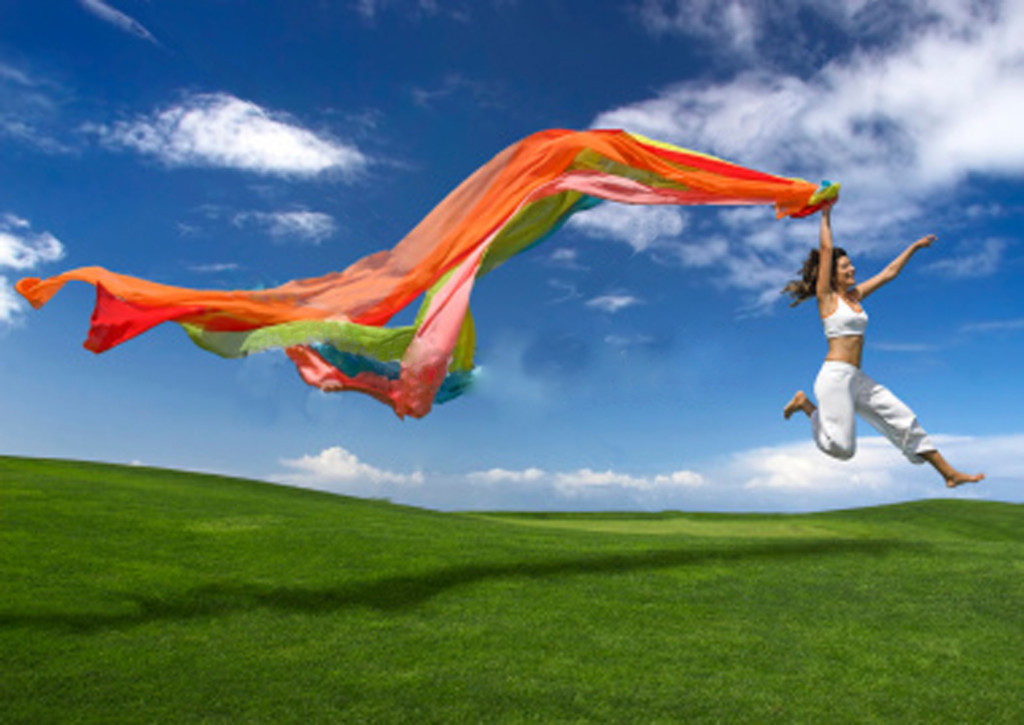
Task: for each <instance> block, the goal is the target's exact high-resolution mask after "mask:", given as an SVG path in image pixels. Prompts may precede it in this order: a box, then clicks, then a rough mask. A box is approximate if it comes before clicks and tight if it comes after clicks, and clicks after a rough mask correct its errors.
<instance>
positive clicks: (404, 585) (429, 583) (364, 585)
mask: <svg viewBox="0 0 1024 725" xmlns="http://www.w3.org/2000/svg"><path fill="white" fill-rule="evenodd" d="M908 546H911V545H910V544H908V543H906V542H900V541H894V540H892V541H891V540H844V541H836V540H821V541H814V540H807V541H800V542H775V543H772V544H759V545H757V546H749V547H736V548H731V549H728V550H708V551H692V550H685V549H662V550H653V551H644V552H629V553H622V554H603V555H591V556H580V557H576V558H555V559H550V560H546V561H532V560H531V561H518V562H517V561H511V562H504V563H491V564H483V563H482V564H467V565H459V566H451V567H446V568H441V569H435V570H433V571H425V572H421V573H415V574H406V575H397V576H390V577H383V578H380V579H370V580H362V581H354V582H350V583H345V584H341V585H338V586H336V587H308V588H307V587H289V586H274V585H270V584H256V583H244V582H218V583H213V584H204V585H202V586H199V587H194V588H191V589H186V590H184V591H182V592H180V593H178V594H167V595H163V596H153V597H150V596H144V595H141V594H129V595H127V596H126V597H125V598H126V599H127V600H128V601H131V602H132V603H134V604H135V611H134V612H129V613H121V614H112V613H111V614H103V613H92V614H90V613H86V612H82V613H75V612H68V613H52V614H47V613H43V612H33V613H0V628H4V629H13V628H18V627H29V628H42V629H64V630H71V631H76V632H89V631H94V630H102V629H119V628H124V627H132V626H138V625H142V624H147V623H150V622H157V621H185V620H190V619H200V618H209V617H220V616H227V615H231V614H235V613H239V612H247V611H252V610H256V609H271V610H277V611H284V612H298V613H312V614H320V613H331V612H336V611H339V610H342V609H347V608H352V607H369V608H373V609H377V610H380V611H398V610H403V609H408V608H411V607H415V606H417V605H419V604H422V603H423V602H425V601H428V600H430V599H432V598H433V597H436V596H437V595H439V594H442V593H444V592H447V591H449V590H452V589H456V588H458V587H462V586H467V585H472V584H476V583H479V582H486V581H489V580H496V579H550V578H558V577H571V576H588V575H595V574H596V575H604V574H612V575H614V574H621V573H627V572H635V571H643V570H654V569H669V568H675V567H697V566H701V565H704V564H715V563H728V562H732V561H756V560H758V559H763V560H780V559H798V558H808V557H828V556H836V555H845V554H867V555H876V556H878V555H883V554H886V553H889V552H891V551H893V550H895V549H905V548H907V547H908Z"/></svg>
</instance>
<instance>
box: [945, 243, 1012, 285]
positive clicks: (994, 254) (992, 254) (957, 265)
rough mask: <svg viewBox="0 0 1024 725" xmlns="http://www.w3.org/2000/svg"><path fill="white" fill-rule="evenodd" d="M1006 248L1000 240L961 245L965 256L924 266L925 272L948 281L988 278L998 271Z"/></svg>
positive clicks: (949, 258)
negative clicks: (947, 278) (932, 273)
mask: <svg viewBox="0 0 1024 725" xmlns="http://www.w3.org/2000/svg"><path fill="white" fill-rule="evenodd" d="M1006 246H1007V245H1006V242H1005V241H1004V240H1002V239H986V240H985V241H984V242H976V243H967V244H963V245H961V247H962V249H963V250H967V253H966V254H964V255H962V256H959V257H946V258H944V259H940V260H938V261H936V262H932V263H931V264H928V265H926V266H925V270H926V271H929V272H935V273H937V274H940V275H942V276H943V277H949V278H950V279H976V278H978V277H989V276H991V275H993V274H995V273H996V272H997V271H999V267H1000V263H1001V262H1002V260H1003V252H1004V251H1005V250H1006Z"/></svg>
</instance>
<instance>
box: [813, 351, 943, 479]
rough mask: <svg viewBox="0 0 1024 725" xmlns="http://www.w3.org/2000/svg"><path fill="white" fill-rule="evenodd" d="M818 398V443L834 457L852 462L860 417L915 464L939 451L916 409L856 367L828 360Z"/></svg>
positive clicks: (815, 424) (816, 390)
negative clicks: (919, 420)
mask: <svg viewBox="0 0 1024 725" xmlns="http://www.w3.org/2000/svg"><path fill="white" fill-rule="evenodd" d="M814 395H815V396H816V397H817V398H818V409H817V410H816V411H814V414H813V415H812V416H811V427H812V429H813V430H814V440H815V442H816V443H817V444H818V448H820V449H821V450H822V451H824V452H825V453H827V454H828V455H830V456H833V457H834V458H839V459H842V460H846V459H849V458H852V457H853V454H854V452H855V451H856V450H857V431H856V423H855V421H854V413H856V414H858V415H860V416H861V417H862V418H863V419H864V420H866V421H867V422H868V423H870V424H871V425H872V426H873V427H874V428H875V429H876V430H877V431H878V432H879V433H881V434H882V435H884V436H885V437H886V438H888V439H889V440H890V441H892V443H893V445H895V446H896V447H897V448H899V449H900V451H901V452H902V453H903V455H905V456H906V457H907V458H908V459H909V460H910V462H911V463H923V459H922V458H921V455H920V454H921V453H926V452H927V451H934V450H935V447H934V446H933V445H932V444H931V442H930V441H929V440H928V435H927V434H926V433H925V432H924V429H923V428H922V427H921V426H920V424H919V423H918V422H917V416H915V415H914V411H912V410H911V409H910V408H908V407H907V406H906V405H905V404H904V403H903V402H902V401H901V400H900V399H899V398H897V397H896V396H895V395H893V394H892V393H891V392H889V390H888V389H887V388H885V387H884V386H882V385H879V384H878V383H876V382H875V381H874V380H872V379H871V378H869V377H868V376H867V375H865V374H864V372H863V371H862V370H861V369H860V368H858V367H857V366H856V365H851V364H849V363H845V362H837V361H833V360H826V361H825V364H824V365H822V366H821V372H819V373H818V378H817V379H816V380H815V381H814Z"/></svg>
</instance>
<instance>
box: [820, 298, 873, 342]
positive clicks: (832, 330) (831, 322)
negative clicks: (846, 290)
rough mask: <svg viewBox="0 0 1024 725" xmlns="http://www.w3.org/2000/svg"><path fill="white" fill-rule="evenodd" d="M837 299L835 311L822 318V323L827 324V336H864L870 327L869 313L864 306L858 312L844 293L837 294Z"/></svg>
mask: <svg viewBox="0 0 1024 725" xmlns="http://www.w3.org/2000/svg"><path fill="white" fill-rule="evenodd" d="M836 299H837V302H836V309H835V312H833V313H832V314H831V315H829V316H828V317H823V318H822V319H821V324H822V325H824V326H825V337H827V338H829V339H831V338H833V337H848V336H851V335H856V336H863V335H864V330H866V329H867V327H868V313H867V312H865V311H864V309H863V307H862V308H861V311H860V312H857V310H855V309H853V307H851V306H850V303H849V302H847V301H846V300H845V299H843V297H842V295H836ZM840 303H842V304H840Z"/></svg>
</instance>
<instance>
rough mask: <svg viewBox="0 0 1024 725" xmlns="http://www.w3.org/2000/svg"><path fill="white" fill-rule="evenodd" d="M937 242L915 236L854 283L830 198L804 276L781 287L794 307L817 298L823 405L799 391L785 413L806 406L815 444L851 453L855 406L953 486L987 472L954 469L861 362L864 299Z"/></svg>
mask: <svg viewBox="0 0 1024 725" xmlns="http://www.w3.org/2000/svg"><path fill="white" fill-rule="evenodd" d="M934 241H935V236H934V235H929V236H927V237H922V238H921V239H918V240H917V241H916V242H914V243H913V244H911V245H910V246H909V247H907V248H906V249H905V250H904V251H903V253H902V254H900V255H899V256H898V257H896V259H894V260H893V261H892V262H890V263H889V265H888V266H887V267H886V268H885V269H884V270H882V272H881V273H879V274H877V275H875V276H874V277H872V278H871V279H869V280H867V281H866V282H861V283H860V284H857V283H856V282H855V281H854V271H855V270H854V266H853V263H852V262H850V258H849V257H848V256H847V254H846V251H845V250H843V249H841V248H839V247H834V246H833V244H832V207H831V205H829V206H828V207H826V208H824V209H823V210H822V212H821V243H820V248H819V249H815V250H812V251H811V253H810V255H809V256H808V258H807V261H806V262H804V266H803V270H802V271H801V279H797V280H793V281H792V282H790V283H789V284H787V285H786V287H785V289H784V290H783V292H784V293H788V294H789V295H790V296H791V297H792V298H793V303H792V305H791V306H794V307H795V306H796V305H798V304H800V303H801V302H803V301H804V300H807V299H810V298H811V297H817V298H818V310H819V312H820V313H821V320H822V323H823V324H824V326H825V337H826V338H827V339H828V354H827V355H826V356H825V363H824V364H823V365H822V366H821V371H820V372H819V373H818V377H817V379H816V380H815V382H814V395H815V397H816V398H817V399H818V405H817V406H816V405H815V404H814V403H812V402H811V401H810V399H808V397H807V395H806V394H804V392H803V391H802V390H801V391H798V392H797V393H796V395H794V396H793V399H792V400H790V401H789V403H788V404H787V405H786V408H785V410H784V411H783V414H784V415H785V417H786V419H787V420H788V419H789V418H790V416H792V415H793V414H794V413H795V412H797V411H798V410H802V411H803V412H804V413H806V414H807V417H808V418H810V419H811V428H812V430H813V432H814V440H815V442H816V443H817V444H818V447H819V448H820V449H821V450H822V451H824V452H825V453H827V454H828V455H830V456H832V457H834V458H839V459H841V460H847V459H849V458H851V457H853V454H854V451H855V450H856V448H857V439H856V431H855V425H854V414H855V413H856V414H858V415H860V416H861V417H862V418H864V420H866V421H867V422H868V423H870V424H871V425H872V426H874V428H876V429H877V430H878V432H879V433H881V434H882V435H884V436H885V437H886V438H888V439H889V440H890V441H891V442H892V443H893V445H895V446H896V447H897V448H899V449H900V451H901V452H902V453H903V455H905V456H906V457H907V458H908V459H909V460H910V462H911V463H917V464H920V463H923V462H924V461H927V462H928V463H930V464H931V465H932V466H933V467H934V468H935V470H936V471H938V472H939V475H941V476H942V477H943V479H945V481H946V485H947V486H948V487H950V488H955V487H956V486H959V485H961V484H963V483H976V482H978V481H980V480H981V479H983V478H984V475H982V474H975V475H970V474H967V473H963V472H961V471H959V470H957V469H955V468H953V466H951V465H950V464H949V463H948V462H947V461H946V459H945V458H943V457H942V454H940V453H939V451H938V450H936V448H935V446H934V445H932V443H931V441H929V440H928V436H927V434H925V431H924V429H923V428H922V427H921V426H920V424H919V423H918V422H917V417H916V416H915V415H914V412H913V411H912V410H911V409H910V408H908V407H907V406H906V405H905V404H904V403H903V402H901V401H900V400H899V399H898V398H897V397H896V396H895V395H893V394H892V393H891V392H889V390H888V389H886V388H885V387H883V386H881V385H879V384H878V383H876V382H875V381H874V380H872V379H871V378H869V377H868V376H867V375H865V374H864V372H863V371H862V370H861V369H860V364H861V357H862V355H863V353H864V330H865V328H866V327H867V324H868V316H867V313H866V312H865V311H864V307H863V302H864V300H865V299H866V298H867V297H868V296H869V295H870V294H871V293H873V292H874V291H875V290H877V289H878V288H879V287H881V286H883V285H885V284H888V283H889V282H892V281H893V280H894V279H896V277H897V275H899V273H900V271H901V270H902V269H903V267H904V266H905V265H906V263H907V262H908V261H909V260H910V258H911V257H912V256H914V253H915V252H917V251H918V250H919V249H923V248H925V247H928V246H930V245H931V244H932V242H934ZM821 270H830V274H821V273H820V271H821Z"/></svg>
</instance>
